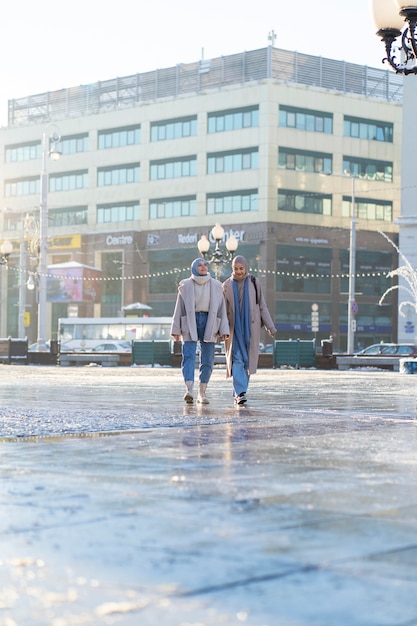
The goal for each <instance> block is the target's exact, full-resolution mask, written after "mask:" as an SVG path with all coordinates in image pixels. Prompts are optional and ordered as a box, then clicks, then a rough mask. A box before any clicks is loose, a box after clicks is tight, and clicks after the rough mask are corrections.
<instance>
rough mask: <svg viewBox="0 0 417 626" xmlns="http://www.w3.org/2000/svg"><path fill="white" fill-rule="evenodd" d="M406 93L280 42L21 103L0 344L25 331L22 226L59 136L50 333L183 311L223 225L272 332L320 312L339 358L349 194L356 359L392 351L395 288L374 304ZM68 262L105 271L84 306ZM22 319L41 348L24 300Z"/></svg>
mask: <svg viewBox="0 0 417 626" xmlns="http://www.w3.org/2000/svg"><path fill="white" fill-rule="evenodd" d="M401 98H402V78H401V77H398V76H396V75H395V74H393V73H392V72H389V71H388V70H382V69H381V70H380V69H372V68H368V67H365V66H359V65H355V64H349V63H346V62H344V61H335V60H330V59H323V58H321V57H312V56H308V55H303V54H299V53H294V52H289V51H285V50H279V49H275V48H272V47H268V48H265V49H260V50H255V51H251V52H244V53H241V54H236V55H232V56H228V57H221V58H217V59H212V60H210V61H207V60H205V61H200V62H196V63H192V64H186V65H183V64H181V65H177V66H175V67H172V68H167V69H162V70H155V71H154V72H147V73H145V74H137V75H134V76H127V77H123V78H116V79H112V80H108V81H104V82H100V83H96V84H93V85H86V86H79V87H74V88H68V89H62V90H60V91H54V92H50V93H46V94H40V95H34V96H28V97H26V98H19V99H15V100H10V101H9V118H8V126H7V127H5V128H3V129H0V144H1V146H2V151H1V161H2V162H1V166H2V172H3V174H2V178H3V180H2V187H1V189H2V194H3V207H4V211H3V213H2V215H1V218H0V225H1V227H2V229H1V232H2V236H3V239H9V240H11V241H12V242H13V245H14V250H13V253H12V255H11V257H10V259H9V263H8V267H7V269H5V268H3V269H2V272H1V310H0V313H1V320H0V331H1V334H2V336H6V335H12V336H17V320H18V314H17V311H19V310H20V313H21V314H22V313H23V311H22V302H21V299H22V289H20V290H19V282H20V281H27V280H28V278H29V279H33V276H36V265H37V254H36V252H37V250H36V245H37V244H36V233H35V234H33V232H32V233H28V228H26V230H25V223H26V225H27V224H28V218H27V215H30V216H31V219H30V220H29V222H30V223H31V224H33V223H36V221H37V219H38V218H37V212H38V209H39V193H40V189H39V187H40V176H39V174H40V168H41V158H42V154H43V152H42V141H41V140H42V136H43V135H44V134H45V133H48V136H49V134H53V132H58V133H59V135H60V137H61V144H60V145H61V152H62V155H61V158H60V159H59V160H58V161H49V162H48V165H47V168H48V174H49V188H48V195H47V202H48V241H49V247H48V264H49V266H51V265H57V264H58V275H57V271H56V268H55V270H54V271H52V269H51V277H50V282H51V285H52V286H51V288H50V290H49V291H50V293H49V299H50V300H52V301H51V302H50V303H49V304H48V329H49V333H48V334H50V336H51V337H52V338H56V329H57V319H58V318H59V317H66V316H67V315H68V313H70V314H72V315H79V316H91V315H95V316H110V315H117V314H119V312H120V311H121V310H122V306H123V305H127V304H130V303H133V302H136V301H141V302H145V303H147V304H148V305H150V306H152V314H153V315H161V316H162V315H171V314H172V311H173V306H174V301H175V297H176V289H177V284H178V281H179V280H180V279H181V278H183V277H184V276H188V275H189V266H190V262H191V261H192V260H193V259H194V258H195V257H196V256H199V254H198V250H197V242H198V240H199V238H200V236H201V235H202V234H206V235H208V234H209V233H210V231H211V228H212V227H213V226H214V224H215V223H221V225H222V226H223V227H224V229H225V238H226V237H227V236H228V235H229V234H230V233H234V234H235V236H236V238H237V239H238V241H239V248H238V251H239V252H240V253H242V254H243V255H245V256H246V257H247V258H248V260H249V264H250V267H251V271H252V272H253V273H257V274H258V275H259V277H260V278H261V280H262V281H263V285H264V289H265V292H266V296H267V301H268V305H269V307H270V310H271V312H272V313H273V315H274V316H275V321H276V325H277V329H278V337H279V338H283V339H288V338H303V339H305V338H313V337H314V333H313V331H312V326H311V311H312V305H313V304H317V305H318V310H319V331H318V333H316V335H317V339H320V338H324V337H327V336H329V334H332V335H333V337H334V341H335V345H336V347H339V348H341V349H344V348H345V347H346V333H347V320H348V304H347V303H348V287H349V285H348V283H349V259H350V254H349V246H350V243H349V241H350V235H351V231H352V223H351V218H352V199H353V200H354V206H355V213H356V216H357V224H356V246H355V252H356V254H355V258H356V271H355V274H356V279H355V286H356V303H355V314H356V333H355V335H356V346H355V347H359V346H360V345H363V344H368V343H371V342H374V341H379V340H388V339H394V338H395V336H396V332H397V319H396V305H395V302H394V300H393V299H392V298H394V297H395V292H393V295H392V296H391V299H387V300H386V301H384V305H383V306H380V305H379V304H378V302H379V299H380V297H381V296H382V294H383V293H384V292H385V290H386V289H387V288H388V287H390V285H391V280H390V279H389V278H387V272H388V271H390V270H391V269H393V268H394V267H396V266H397V255H396V251H395V248H394V247H393V246H391V245H390V243H389V242H388V241H387V239H386V238H385V237H383V236H382V234H381V232H380V231H383V232H384V233H386V234H387V235H388V236H389V237H390V238H392V239H393V241H394V242H396V241H397V236H398V226H397V225H396V224H395V218H396V217H397V216H398V215H399V211H400V191H401V183H400V156H401V148H400V145H401V132H402V129H401V120H402V107H401ZM325 174H327V175H325ZM1 222H2V224H1ZM24 238H25V239H26V245H20V243H21V242H22V240H23V239H24ZM22 247H23V248H30V251H29V253H27V254H26V257H25V258H24V255H23V256H22V254H21V252H22V250H21V248H22ZM19 250H20V252H19ZM70 261H71V262H75V263H76V264H81V265H82V266H86V268H87V269H88V268H91V267H93V268H96V269H97V270H99V271H100V278H99V280H98V281H97V282H96V286H97V289H86V290H84V292H85V293H84V295H81V296H80V295H78V296H76V297H75V300H71V294H69V293H68V292H65V289H63V288H62V285H61V286H60V277H59V265H60V264H62V263H66V262H70ZM229 271H230V268H228V267H226V266H225V267H224V276H226V275H227V274H228V272H229ZM52 274H54V277H52ZM64 275H65V272H63V276H64ZM57 276H58V277H57ZM221 278H223V276H222V277H221ZM79 280H80V281H83V280H85V277H84V275H83V274H82V270H81V274H79ZM63 282H65V281H63ZM62 284H63V283H62ZM98 286H100V288H98ZM54 290H55V291H54ZM86 293H87V295H85V294H86ZM92 293H93V295H91V294H92ZM54 294H55V295H54ZM57 294H58V295H57ZM26 295H27V294H26ZM19 298H20V300H19ZM19 307H20V309H19ZM356 310H357V312H356ZM25 311H26V320H27V323H28V326H27V329H26V330H27V334H28V336H29V338H30V339H31V340H33V341H35V340H36V315H37V307H36V302H35V300H34V299H32V301H31V300H30V298H29V296H27V297H26V298H25ZM27 313H29V314H30V315H27Z"/></svg>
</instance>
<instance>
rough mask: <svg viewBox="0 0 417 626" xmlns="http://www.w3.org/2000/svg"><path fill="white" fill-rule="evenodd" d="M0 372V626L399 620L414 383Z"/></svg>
mask: <svg viewBox="0 0 417 626" xmlns="http://www.w3.org/2000/svg"><path fill="white" fill-rule="evenodd" d="M0 372H1V374H2V376H1V378H0V388H1V397H2V405H1V409H0V424H1V429H0V440H1V443H2V445H1V465H0V485H1V492H0V498H1V500H0V502H1V509H2V515H1V517H0V520H1V521H0V626H3V625H4V626H14V624H18V625H19V626H20V625H23V624H24V625H25V626H26V624H30V625H39V626H46V625H51V626H67V625H68V626H70V625H73V624H97V625H98V624H100V625H101V624H123V625H126V626H130V625H132V626H133V625H135V626H136V625H137V624H141V626H142V625H144V626H148V625H149V626H152V625H154V624H155V625H156V624H158V626H160V624H164V626H171V625H172V626H174V625H175V626H205V625H207V626H211V625H218V624H222V625H224V624H225V625H227V626H235V625H238V624H246V625H250V626H277V625H278V626H281V625H282V626H307V625H309V626H310V625H317V626H335V625H338V626H339V625H342V626H345V625H346V626H347V625H352V626H374V625H375V626H384V625H387V626H388V625H389V626H405V625H406V624H407V625H408V624H409V625H412V624H417V541H416V538H415V537H416V531H417V454H416V452H417V450H416V448H417V438H416V397H417V378H416V377H414V376H409V375H403V374H399V373H394V372H384V371H374V370H363V371H358V370H352V371H346V372H338V371H320V370H260V371H258V374H256V375H255V376H253V378H252V381H251V385H250V390H249V394H248V398H249V403H248V405H247V406H245V407H243V408H234V407H233V403H232V392H231V384H230V381H226V380H225V371H224V369H222V368H216V371H215V372H214V375H213V378H212V381H211V383H210V386H209V394H208V395H209V398H210V404H209V405H208V406H199V405H193V406H191V407H189V406H184V403H183V401H182V394H183V388H182V384H181V379H180V371H179V370H176V369H170V368H114V369H113V368H99V367H91V368H89V367H82V368H75V367H73V368H65V369H64V368H54V367H51V368H49V367H23V366H22V367H21V366H1V368H0Z"/></svg>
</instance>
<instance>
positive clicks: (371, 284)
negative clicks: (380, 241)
mask: <svg viewBox="0 0 417 626" xmlns="http://www.w3.org/2000/svg"><path fill="white" fill-rule="evenodd" d="M393 263H394V261H393V254H392V253H391V252H377V251H375V250H372V251H368V250H357V251H356V278H355V289H356V291H357V292H360V293H361V294H363V295H366V296H375V297H377V298H378V299H379V298H380V297H381V296H382V294H383V293H384V292H385V291H386V290H387V289H389V287H391V284H392V281H391V278H389V277H388V276H387V274H388V272H390V271H391V270H392V269H393ZM340 266H341V271H342V278H341V281H340V289H341V291H342V292H346V293H347V292H348V291H349V251H348V250H340ZM361 307H362V305H361ZM378 308H379V309H380V313H379V314H380V315H381V312H382V307H378Z"/></svg>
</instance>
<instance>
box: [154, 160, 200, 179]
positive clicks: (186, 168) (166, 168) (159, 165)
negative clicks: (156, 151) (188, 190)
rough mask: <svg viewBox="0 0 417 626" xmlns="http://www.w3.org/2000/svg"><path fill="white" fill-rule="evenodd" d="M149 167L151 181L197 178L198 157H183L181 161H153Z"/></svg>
mask: <svg viewBox="0 0 417 626" xmlns="http://www.w3.org/2000/svg"><path fill="white" fill-rule="evenodd" d="M149 167H150V174H149V175H150V179H151V180H164V179H169V178H181V177H184V176H195V175H196V173H197V157H196V156H188V157H181V159H166V160H158V161H151V162H150V166H149Z"/></svg>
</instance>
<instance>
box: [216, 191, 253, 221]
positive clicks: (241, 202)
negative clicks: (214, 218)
mask: <svg viewBox="0 0 417 626" xmlns="http://www.w3.org/2000/svg"><path fill="white" fill-rule="evenodd" d="M257 210H258V192H257V190H254V189H252V190H247V191H240V192H237V191H234V192H226V193H223V194H221V193H219V194H207V199H206V212H207V215H212V214H219V213H240V212H242V211H257Z"/></svg>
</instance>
